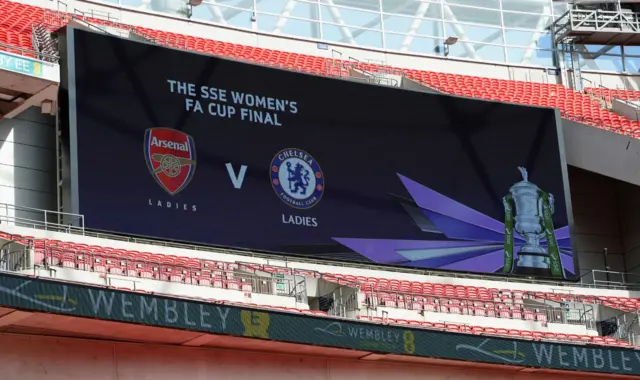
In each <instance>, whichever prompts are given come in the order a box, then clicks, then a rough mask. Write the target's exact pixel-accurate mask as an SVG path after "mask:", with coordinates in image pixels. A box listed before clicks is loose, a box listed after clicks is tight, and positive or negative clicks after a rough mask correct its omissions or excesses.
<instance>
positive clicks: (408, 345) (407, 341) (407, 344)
mask: <svg viewBox="0 0 640 380" xmlns="http://www.w3.org/2000/svg"><path fill="white" fill-rule="evenodd" d="M402 339H403V340H404V352H406V353H407V354H413V353H415V352H416V337H415V335H413V332H411V331H408V330H407V331H405V332H404V334H402Z"/></svg>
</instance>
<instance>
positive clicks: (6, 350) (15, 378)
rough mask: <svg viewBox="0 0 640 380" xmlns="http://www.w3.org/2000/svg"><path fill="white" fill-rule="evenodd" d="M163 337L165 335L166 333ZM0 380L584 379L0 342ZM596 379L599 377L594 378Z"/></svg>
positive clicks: (37, 340)
mask: <svg viewBox="0 0 640 380" xmlns="http://www.w3.org/2000/svg"><path fill="white" fill-rule="evenodd" d="M167 333H170V332H169V331H167ZM0 346H1V347H3V349H2V350H0V368H2V380H70V379H78V380H80V379H82V380H88V379H91V380H146V379H153V380H174V379H189V380H211V379H224V380H226V379H233V380H272V379H274V380H299V379H305V380H328V379H331V380H389V379H397V380H535V379H546V380H585V379H590V378H593V377H592V375H588V374H579V373H576V374H575V375H574V374H563V375H562V376H559V375H555V374H551V373H544V374H532V373H526V372H525V371H522V368H518V370H520V372H516V370H514V369H513V368H509V367H504V368H502V369H500V370H489V369H484V368H474V367H473V366H469V365H466V366H464V367H463V366H460V367H452V366H445V365H438V366H435V365H431V366H426V365H418V364H411V363H409V362H408V363H406V364H388V363H380V362H375V361H364V360H360V361H357V360H338V359H330V358H322V357H311V356H307V357H305V356H293V355H282V354H280V355H276V354H263V353H256V352H250V351H225V350H211V349H203V348H189V347H175V346H161V345H144V344H129V343H113V342H105V341H89V340H80V339H66V338H53V337H38V336H19V335H9V334H4V335H0ZM599 378H606V375H600V376H599Z"/></svg>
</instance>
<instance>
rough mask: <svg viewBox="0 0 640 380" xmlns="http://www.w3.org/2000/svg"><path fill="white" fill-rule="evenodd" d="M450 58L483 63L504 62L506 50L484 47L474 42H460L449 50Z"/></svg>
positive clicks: (489, 46)
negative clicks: (477, 60) (474, 60)
mask: <svg viewBox="0 0 640 380" xmlns="http://www.w3.org/2000/svg"><path fill="white" fill-rule="evenodd" d="M449 56H451V57H458V58H468V59H481V60H483V61H493V62H504V61H505V57H504V48H503V47H502V46H494V45H484V44H479V43H473V42H464V41H458V43H457V44H455V45H453V46H451V47H450V48H449Z"/></svg>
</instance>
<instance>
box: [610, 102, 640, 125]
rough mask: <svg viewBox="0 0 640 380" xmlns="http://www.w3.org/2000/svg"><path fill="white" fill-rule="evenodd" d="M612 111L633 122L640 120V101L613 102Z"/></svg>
mask: <svg viewBox="0 0 640 380" xmlns="http://www.w3.org/2000/svg"><path fill="white" fill-rule="evenodd" d="M611 106H612V111H613V112H615V113H617V114H618V115H622V116H624V117H626V118H628V119H631V120H636V121H638V120H640V101H637V100H622V99H612V100H611Z"/></svg>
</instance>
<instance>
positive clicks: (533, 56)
mask: <svg viewBox="0 0 640 380" xmlns="http://www.w3.org/2000/svg"><path fill="white" fill-rule="evenodd" d="M507 56H508V62H509V63H515V64H522V65H539V66H544V67H554V64H553V51H551V50H537V49H523V48H507Z"/></svg>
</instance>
